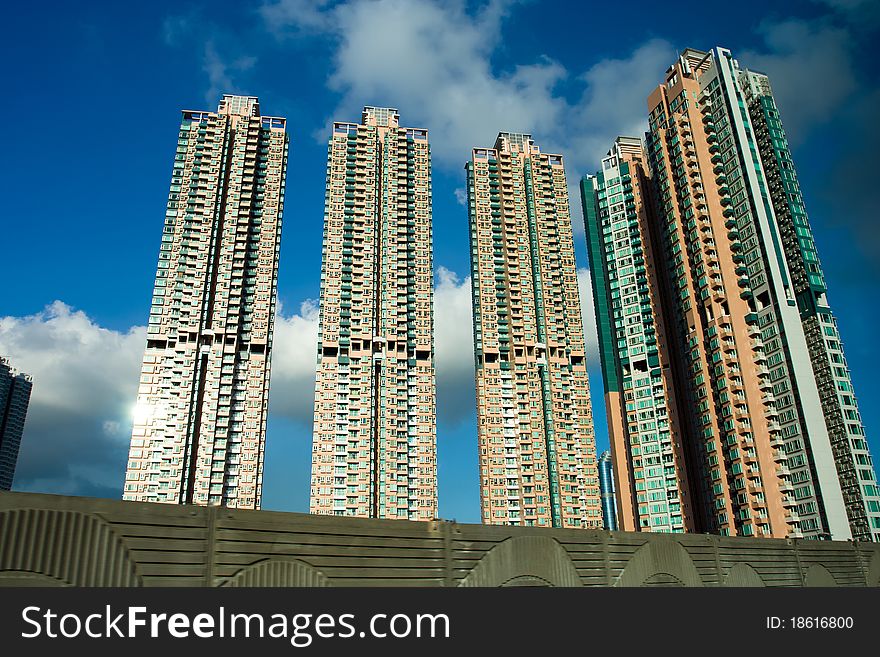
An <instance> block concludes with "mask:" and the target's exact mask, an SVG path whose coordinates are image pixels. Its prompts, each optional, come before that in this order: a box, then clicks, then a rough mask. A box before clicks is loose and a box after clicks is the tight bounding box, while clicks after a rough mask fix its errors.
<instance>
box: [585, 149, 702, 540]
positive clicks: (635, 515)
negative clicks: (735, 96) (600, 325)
mask: <svg viewBox="0 0 880 657" xmlns="http://www.w3.org/2000/svg"><path fill="white" fill-rule="evenodd" d="M641 157H642V151H641V148H639V149H638V161H640V160H641ZM641 167H642V165H641V164H636V160H634V159H633V158H632V157H630V156H627V155H626V154H625V153H624V151H623V150H622V148H620V143H617V144H615V148H613V149H612V150H611V151H610V152H609V157H608V158H606V160H605V161H604V162H603V171H602V172H600V173H599V174H597V176H596V177H595V178H593V183H592V185H590V190H592V193H591V194H590V196H589V197H588V196H587V188H586V187H584V188H583V189H584V190H585V192H584V193H585V197H584V203H585V207H586V205H587V204H590V206H591V207H594V208H595V210H594V211H593V212H591V213H586V216H587V221H592V222H593V223H596V224H597V225H596V226H595V227H592V226H591V227H590V229H591V230H590V231H589V232H588V235H591V236H592V237H591V238H590V239H591V240H596V241H597V244H596V245H595V247H594V246H591V251H590V253H591V256H592V258H593V260H594V262H593V263H592V269H593V271H595V272H596V273H595V275H597V276H601V277H605V278H606V280H605V281H604V283H603V284H602V285H601V286H599V287H600V288H601V289H603V290H606V291H607V290H611V294H610V295H609V297H610V300H606V302H605V305H606V307H608V306H610V308H611V309H612V315H613V316H612V320H613V323H614V333H613V334H612V333H611V332H610V331H607V332H603V333H602V334H601V335H600V337H601V339H602V340H603V341H604V342H605V343H607V344H604V345H603V349H604V350H605V351H606V353H607V354H608V355H607V356H606V359H605V360H606V361H611V362H608V363H605V364H604V366H605V367H614V368H615V372H614V374H613V377H612V378H611V380H612V381H618V380H619V381H620V383H619V386H620V387H621V388H622V390H623V395H622V396H618V395H615V397H617V400H616V403H614V404H610V405H609V413H612V414H615V416H614V417H612V418H611V419H610V420H609V426H611V427H612V429H613V431H615V432H618V433H620V434H621V435H619V436H615V437H614V440H613V441H612V446H613V447H614V450H615V452H617V451H624V452H625V453H624V454H621V455H619V456H616V457H615V459H616V460H617V461H618V463H619V465H618V466H617V467H618V469H619V470H620V472H621V475H620V478H621V480H622V481H623V483H624V485H623V486H622V487H621V491H622V493H625V495H621V507H622V508H623V509H625V512H624V513H623V514H622V517H623V518H624V519H625V523H626V524H627V526H630V525H631V527H632V528H633V529H642V530H643V531H661V532H681V531H686V530H692V529H693V519H692V518H691V517H690V511H689V491H688V486H687V475H686V472H685V465H684V456H683V455H682V454H681V438H680V436H675V435H673V434H674V433H675V432H676V431H677V429H678V422H677V417H676V413H675V403H674V400H673V399H672V386H671V383H670V381H669V376H670V374H669V372H668V371H667V370H665V369H664V367H663V366H664V365H665V364H666V363H668V361H669V359H670V356H669V354H668V353H661V347H660V346H658V337H659V336H662V334H663V332H662V322H663V312H662V309H661V306H660V301H659V290H658V289H657V288H658V282H657V280H656V274H655V272H654V270H653V269H651V270H650V271H649V269H648V267H646V259H645V251H646V250H648V251H649V252H650V234H649V231H650V225H649V222H651V221H652V220H653V217H652V216H651V215H649V208H648V207H646V205H645V204H644V202H643V200H642V196H643V192H642V190H641V187H643V186H647V185H648V184H649V181H648V179H647V178H646V176H645V175H644V173H643V171H642V168H641ZM647 193H650V192H647ZM606 294H607V292H606ZM600 305H601V304H600ZM605 312H608V311H607V310H605ZM662 349H663V350H664V351H665V350H666V346H665V341H664V342H663V344H662ZM606 378H607V377H606ZM606 386H607V383H606ZM609 391H610V389H609ZM630 482H632V483H630Z"/></svg>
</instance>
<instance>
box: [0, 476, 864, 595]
mask: <svg viewBox="0 0 880 657" xmlns="http://www.w3.org/2000/svg"><path fill="white" fill-rule="evenodd" d="M0 585H39V586H45V585H59V586H70V585H74V586H429V587H431V586H505V585H508V586H511V585H512V586H547V585H552V586H682V585H683V586H865V585H869V586H880V544H874V543H852V542H815V541H805V540H775V539H750V538H722V537H719V536H709V535H696V534H681V535H675V536H673V535H661V534H645V533H630V532H606V531H594V530H582V529H539V528H527V527H504V526H483V525H461V524H458V523H453V522H445V521H435V522H409V521H405V520H366V519H360V518H336V517H329V516H313V515H307V514H301V513H277V512H272V511H241V510H229V509H224V508H216V507H213V508H206V507H196V506H177V505H163V504H149V503H141V502H121V501H115V500H98V499H91V498H80V497H65V496H56V495H38V494H32V493H0Z"/></svg>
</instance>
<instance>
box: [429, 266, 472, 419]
mask: <svg viewBox="0 0 880 657" xmlns="http://www.w3.org/2000/svg"><path fill="white" fill-rule="evenodd" d="M434 353H435V361H436V368H437V419H438V422H442V423H444V424H447V425H455V424H457V423H459V422H460V421H461V420H462V419H464V418H465V417H467V415H468V414H470V413H472V412H473V411H474V408H475V404H476V401H475V399H476V397H475V392H474V328H473V308H472V305H471V279H470V276H468V277H467V278H465V279H464V280H461V279H459V277H458V275H457V274H456V273H455V272H453V271H450V270H448V269H446V268H445V267H442V266H441V267H439V268H438V269H437V284H436V286H435V288H434Z"/></svg>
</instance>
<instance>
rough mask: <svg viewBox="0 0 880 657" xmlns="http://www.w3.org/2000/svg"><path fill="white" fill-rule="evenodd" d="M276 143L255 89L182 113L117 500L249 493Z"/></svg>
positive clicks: (238, 500) (243, 497)
mask: <svg viewBox="0 0 880 657" xmlns="http://www.w3.org/2000/svg"><path fill="white" fill-rule="evenodd" d="M287 148H288V137H287V132H286V121H285V119H283V118H275V117H268V116H261V115H260V109H259V101H258V99H257V98H255V97H251V96H230V95H227V96H224V97H223V100H222V101H221V102H220V106H219V109H218V110H217V112H206V111H189V110H187V111H184V112H183V119H182V121H181V126H180V133H179V135H178V146H177V154H176V156H175V161H174V168H173V171H172V180H171V189H170V192H169V195H168V203H167V210H166V213H165V224H164V229H163V232H162V241H161V247H160V251H159V264H158V267H157V271H156V280H155V286H154V288H153V298H152V306H151V310H150V319H149V325H148V328H147V346H146V350H145V352H144V360H143V367H142V368H141V378H140V386H139V388H138V396H137V403H136V405H135V409H134V426H133V429H132V439H131V449H130V452H129V461H128V468H127V471H126V476H125V488H124V494H123V498H124V499H126V500H138V501H149V502H166V503H178V504H183V503H193V504H202V505H205V504H207V505H223V506H228V507H233V508H247V509H256V508H259V506H260V497H261V493H262V490H261V488H262V476H263V450H264V445H265V433H266V414H267V408H268V400H269V372H270V360H271V350H272V333H273V323H274V316H275V299H276V287H277V271H278V255H279V245H280V237H281V216H282V209H283V204H284V184H285V175H286V166H287Z"/></svg>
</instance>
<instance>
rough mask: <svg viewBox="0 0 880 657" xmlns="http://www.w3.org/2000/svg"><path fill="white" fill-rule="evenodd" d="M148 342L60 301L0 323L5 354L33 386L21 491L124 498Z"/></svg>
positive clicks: (18, 481)
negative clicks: (133, 411)
mask: <svg viewBox="0 0 880 657" xmlns="http://www.w3.org/2000/svg"><path fill="white" fill-rule="evenodd" d="M145 339H146V331H145V329H144V327H140V326H138V327H134V328H132V329H130V330H128V331H126V332H119V331H113V330H109V329H106V328H102V327H100V326H98V325H97V324H96V323H95V322H94V321H93V320H92V319H90V318H89V317H88V316H87V315H86V314H85V313H83V312H82V311H75V310H73V309H72V308H70V306H67V305H66V304H64V303H62V302H60V301H56V302H54V303H53V304H51V305H49V306H47V307H46V308H45V309H43V310H42V311H41V312H39V313H36V314H34V315H29V316H25V317H3V318H0V353H2V354H3V355H5V356H8V357H9V358H10V360H11V361H12V363H13V365H14V366H15V367H17V368H18V369H20V370H22V371H24V372H27V373H28V374H30V375H31V376H33V378H34V387H33V391H32V393H31V402H30V406H29V408H28V415H27V421H26V423H25V430H24V435H23V437H22V445H21V452H20V454H19V461H18V468H17V472H16V478H15V488H16V489H18V490H47V491H52V492H63V493H75V494H81V495H113V496H115V495H116V494H121V493H120V491H121V490H122V478H123V474H124V468H125V459H126V454H127V452H128V441H129V438H130V436H131V433H130V431H131V418H130V412H131V407H132V405H133V403H134V399H135V396H136V393H137V385H138V378H139V371H140V363H141V357H142V355H143V349H144V344H145Z"/></svg>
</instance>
